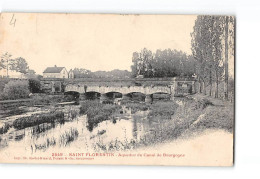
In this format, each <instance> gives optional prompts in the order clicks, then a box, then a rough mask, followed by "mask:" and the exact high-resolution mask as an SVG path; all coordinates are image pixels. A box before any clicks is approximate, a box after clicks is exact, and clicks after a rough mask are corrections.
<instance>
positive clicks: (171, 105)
mask: <svg viewBox="0 0 260 179" xmlns="http://www.w3.org/2000/svg"><path fill="white" fill-rule="evenodd" d="M177 108H178V104H176V103H175V102H172V101H168V102H159V101H158V102H156V103H153V104H152V105H151V107H150V109H151V111H150V112H149V116H152V117H154V116H162V117H166V118H168V119H170V118H171V116H172V115H173V114H174V113H175V111H176V109H177Z"/></svg>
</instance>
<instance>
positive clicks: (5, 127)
mask: <svg viewBox="0 0 260 179" xmlns="http://www.w3.org/2000/svg"><path fill="white" fill-rule="evenodd" d="M10 127H11V126H10V124H8V123H4V124H3V125H2V127H0V134H5V133H7V132H8V130H9V128H10Z"/></svg>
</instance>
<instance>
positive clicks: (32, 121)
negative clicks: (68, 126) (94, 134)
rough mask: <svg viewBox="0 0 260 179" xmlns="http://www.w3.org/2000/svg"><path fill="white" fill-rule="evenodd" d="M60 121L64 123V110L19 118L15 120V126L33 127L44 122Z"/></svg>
mask: <svg viewBox="0 0 260 179" xmlns="http://www.w3.org/2000/svg"><path fill="white" fill-rule="evenodd" d="M55 122H59V123H61V124H63V123H64V122H65V120H64V112H62V111H53V112H50V113H46V114H40V115H37V114H35V115H32V116H27V117H22V118H18V119H16V120H15V121H14V122H13V126H14V128H15V129H19V130H20V129H24V128H27V127H32V126H36V125H40V124H43V123H55Z"/></svg>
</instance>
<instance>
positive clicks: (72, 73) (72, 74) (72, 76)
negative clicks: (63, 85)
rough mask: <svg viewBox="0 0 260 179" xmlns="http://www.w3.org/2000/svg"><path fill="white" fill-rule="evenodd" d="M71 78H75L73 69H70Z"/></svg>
mask: <svg viewBox="0 0 260 179" xmlns="http://www.w3.org/2000/svg"><path fill="white" fill-rule="evenodd" d="M69 78H74V72H73V70H72V69H71V70H70V71H69Z"/></svg>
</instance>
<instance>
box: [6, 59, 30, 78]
mask: <svg viewBox="0 0 260 179" xmlns="http://www.w3.org/2000/svg"><path fill="white" fill-rule="evenodd" d="M10 69H11V70H14V71H17V72H20V73H23V74H25V73H27V72H28V70H29V66H28V64H27V62H26V60H25V59H24V58H22V57H18V58H15V59H14V60H12V62H11V63H10Z"/></svg>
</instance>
